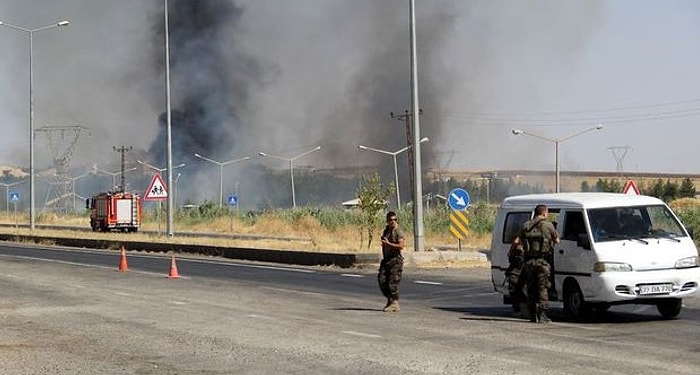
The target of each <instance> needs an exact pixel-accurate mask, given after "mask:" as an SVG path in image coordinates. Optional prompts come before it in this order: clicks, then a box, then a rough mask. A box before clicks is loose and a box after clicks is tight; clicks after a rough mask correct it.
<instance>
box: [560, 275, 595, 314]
mask: <svg viewBox="0 0 700 375" xmlns="http://www.w3.org/2000/svg"><path fill="white" fill-rule="evenodd" d="M590 313H591V305H590V303H588V302H586V300H585V298H584V297H583V293H582V292H581V288H579V286H578V283H576V281H573V280H567V281H566V283H565V284H564V315H566V316H567V317H568V318H570V319H572V320H582V319H583V318H586V317H588V316H589V315H590Z"/></svg>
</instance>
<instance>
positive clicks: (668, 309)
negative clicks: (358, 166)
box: [656, 298, 683, 319]
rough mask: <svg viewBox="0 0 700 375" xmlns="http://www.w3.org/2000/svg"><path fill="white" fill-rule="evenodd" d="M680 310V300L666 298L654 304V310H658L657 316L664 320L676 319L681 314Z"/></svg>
mask: <svg viewBox="0 0 700 375" xmlns="http://www.w3.org/2000/svg"><path fill="white" fill-rule="evenodd" d="M682 308H683V299H681V298H668V299H663V300H661V301H659V302H657V303H656V309H657V310H659V314H661V316H663V317H664V318H666V319H673V318H675V317H677V316H678V314H680V313H681V309H682Z"/></svg>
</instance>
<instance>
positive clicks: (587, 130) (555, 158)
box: [511, 124, 603, 193]
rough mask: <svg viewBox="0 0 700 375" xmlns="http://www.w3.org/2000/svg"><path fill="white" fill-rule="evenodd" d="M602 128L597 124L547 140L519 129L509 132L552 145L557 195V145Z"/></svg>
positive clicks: (558, 171) (559, 185)
mask: <svg viewBox="0 0 700 375" xmlns="http://www.w3.org/2000/svg"><path fill="white" fill-rule="evenodd" d="M602 128H603V125H602V124H598V125H596V126H592V127H590V128H586V129H583V130H581V131H579V132H576V133H574V134H571V135H568V136H566V137H563V138H549V137H545V136H542V135H539V134H534V133H530V132H526V131H524V130H520V129H512V130H511V132H512V133H513V134H514V135H529V136H530V137H533V138H537V139H541V140H543V141H546V142H552V143H554V152H555V155H554V185H555V189H556V190H555V192H557V193H559V192H560V191H561V182H560V177H559V175H560V170H559V144H560V143H562V142H564V141H567V140H569V139H571V138H574V137H577V136H579V135H581V134H584V133H588V132H590V131H593V130H600V129H602Z"/></svg>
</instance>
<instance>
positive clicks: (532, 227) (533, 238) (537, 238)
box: [522, 219, 550, 257]
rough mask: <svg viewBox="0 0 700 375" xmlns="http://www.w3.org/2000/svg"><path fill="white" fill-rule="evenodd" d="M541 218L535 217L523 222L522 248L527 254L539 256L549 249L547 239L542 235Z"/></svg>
mask: <svg viewBox="0 0 700 375" xmlns="http://www.w3.org/2000/svg"><path fill="white" fill-rule="evenodd" d="M543 221H544V220H543V219H537V220H535V221H533V222H528V223H527V224H525V228H524V230H523V232H524V233H523V234H524V235H523V237H524V239H523V241H522V243H523V250H524V252H525V254H526V255H527V256H530V257H532V256H536V257H541V256H543V255H545V254H546V253H547V252H549V251H550V246H549V241H547V239H546V238H545V237H544V232H543V231H542V222H543Z"/></svg>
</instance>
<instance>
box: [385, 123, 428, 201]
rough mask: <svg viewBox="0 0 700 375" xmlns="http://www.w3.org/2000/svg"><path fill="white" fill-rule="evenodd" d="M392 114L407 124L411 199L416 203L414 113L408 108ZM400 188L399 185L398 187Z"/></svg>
mask: <svg viewBox="0 0 700 375" xmlns="http://www.w3.org/2000/svg"><path fill="white" fill-rule="evenodd" d="M389 114H390V115H391V118H392V119H395V120H399V121H404V123H405V126H406V147H408V152H407V156H408V170H409V171H410V173H409V174H408V175H409V176H410V184H411V185H410V186H411V200H412V201H413V202H414V203H415V201H416V192H415V189H414V188H413V187H414V183H413V181H414V178H413V168H414V166H415V164H414V162H413V160H414V157H413V147H412V146H413V123H412V121H411V119H412V118H413V114H412V113H410V112H409V111H408V110H404V113H403V114H401V115H398V114H395V113H394V112H390V113H389ZM418 114H419V115H420V116H422V115H423V110H422V109H421V110H420V111H419V112H418ZM396 188H397V189H398V186H397V187H396Z"/></svg>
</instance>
